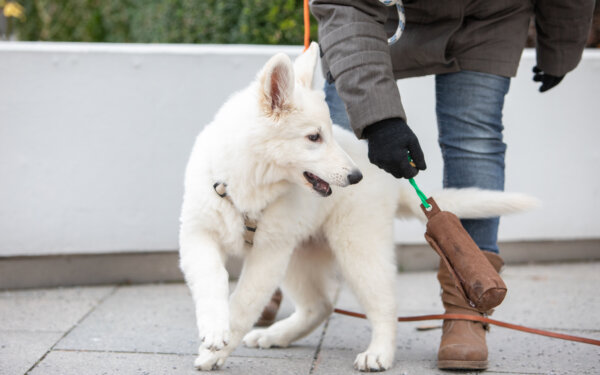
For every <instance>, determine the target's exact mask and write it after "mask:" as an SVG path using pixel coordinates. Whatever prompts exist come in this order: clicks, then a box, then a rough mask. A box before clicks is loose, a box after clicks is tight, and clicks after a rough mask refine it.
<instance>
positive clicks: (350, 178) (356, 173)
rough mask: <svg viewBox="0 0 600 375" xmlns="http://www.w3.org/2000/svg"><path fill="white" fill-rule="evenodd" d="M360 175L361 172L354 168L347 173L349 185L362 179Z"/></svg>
mask: <svg viewBox="0 0 600 375" xmlns="http://www.w3.org/2000/svg"><path fill="white" fill-rule="evenodd" d="M362 177H363V176H362V173H360V171H359V170H358V169H356V170H354V171H352V173H350V174H349V175H348V182H350V185H354V184H358V183H359V182H360V180H362Z"/></svg>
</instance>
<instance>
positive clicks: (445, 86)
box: [436, 71, 510, 370]
mask: <svg viewBox="0 0 600 375" xmlns="http://www.w3.org/2000/svg"><path fill="white" fill-rule="evenodd" d="M509 84H510V79H509V78H505V77H500V76H496V75H493V74H486V73H478V72H470V71H463V72H458V73H449V74H442V75H438V76H436V112H437V119H438V128H439V143H440V147H441V149H442V156H443V158H444V187H451V188H465V187H478V188H482V189H490V190H504V154H505V151H506V145H505V144H504V142H502V130H503V126H502V108H503V106H504V97H505V95H506V93H507V92H508V87H509ZM462 223H463V226H464V227H465V229H466V230H467V232H468V233H469V234H470V235H471V237H472V238H473V240H474V241H475V243H476V244H477V245H478V246H479V248H480V249H481V250H484V255H485V256H486V257H487V259H488V260H489V261H490V263H491V264H492V266H493V267H494V268H495V269H496V270H497V271H498V270H499V269H500V268H501V267H502V264H503V262H502V258H500V257H499V256H498V255H497V253H498V244H497V240H498V224H499V218H493V219H485V220H462ZM438 280H439V282H440V286H441V288H442V302H443V304H444V308H445V310H446V313H454V314H468V315H480V312H479V311H477V310H476V309H474V308H473V307H472V306H470V305H469V304H468V303H467V301H465V300H464V298H463V297H462V296H461V295H460V294H458V293H457V292H456V287H455V285H454V280H453V278H452V276H451V275H450V272H449V271H448V269H447V268H446V266H445V265H444V264H443V263H441V264H440V268H439V271H438ZM487 358H488V351H487V345H486V342H485V328H484V326H483V325H482V324H481V323H477V322H470V321H463V320H444V325H443V329H442V339H441V343H440V348H439V351H438V367H439V368H441V369H463V370H466V369H476V370H482V369H485V368H486V367H487V364H488V362H487Z"/></svg>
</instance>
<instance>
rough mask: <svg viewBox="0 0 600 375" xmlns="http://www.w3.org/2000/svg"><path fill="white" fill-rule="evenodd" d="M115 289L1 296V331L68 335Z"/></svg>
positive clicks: (25, 292) (42, 290) (34, 291)
mask: <svg viewBox="0 0 600 375" xmlns="http://www.w3.org/2000/svg"><path fill="white" fill-rule="evenodd" d="M113 289H114V287H86V288H80V287H76V288H57V289H36V290H15V291H3V292H0V331H4V330H11V331H15V330H18V331H29V332H33V331H46V332H47V331H52V332H66V331H67V330H69V329H71V327H73V325H75V324H76V323H77V322H78V321H79V320H80V319H81V318H82V317H83V316H84V315H85V314H87V313H88V312H89V311H90V310H91V309H92V308H93V307H94V306H96V305H97V304H98V303H99V302H100V301H101V300H102V299H103V298H105V297H106V296H107V295H109V294H110V293H111V292H112V291H113Z"/></svg>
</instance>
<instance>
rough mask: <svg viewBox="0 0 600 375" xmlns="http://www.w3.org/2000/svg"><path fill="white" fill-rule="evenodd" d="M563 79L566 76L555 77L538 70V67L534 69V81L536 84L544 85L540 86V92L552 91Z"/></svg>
mask: <svg viewBox="0 0 600 375" xmlns="http://www.w3.org/2000/svg"><path fill="white" fill-rule="evenodd" d="M563 78H565V76H562V77H557V76H553V75H550V74H548V73H544V72H543V71H542V69H540V68H538V67H537V66H534V67H533V80H534V81H535V82H541V83H542V85H541V86H540V92H544V91H548V90H550V89H551V88H553V87H554V86H556V85H558V84H559V83H560V81H562V79H563Z"/></svg>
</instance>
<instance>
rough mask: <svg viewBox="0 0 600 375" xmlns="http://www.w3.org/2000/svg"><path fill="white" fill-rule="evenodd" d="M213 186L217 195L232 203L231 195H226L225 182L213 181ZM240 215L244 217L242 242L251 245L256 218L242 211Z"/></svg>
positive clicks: (256, 226)
mask: <svg viewBox="0 0 600 375" xmlns="http://www.w3.org/2000/svg"><path fill="white" fill-rule="evenodd" d="M213 188H214V189H215V193H217V195H218V196H219V197H221V198H225V199H226V200H227V201H229V203H231V205H234V204H233V201H232V200H231V197H230V196H229V195H227V184H226V183H224V182H215V184H214V185H213ZM242 217H243V218H244V234H243V237H244V242H246V243H247V244H248V245H250V246H252V245H254V234H255V233H256V229H257V228H258V224H257V222H256V220H254V219H250V218H249V217H248V214H246V213H245V212H242Z"/></svg>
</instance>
